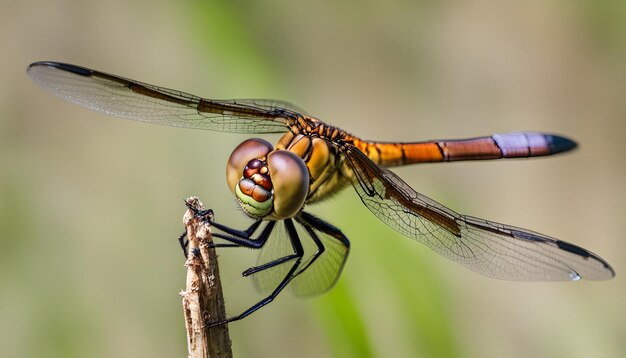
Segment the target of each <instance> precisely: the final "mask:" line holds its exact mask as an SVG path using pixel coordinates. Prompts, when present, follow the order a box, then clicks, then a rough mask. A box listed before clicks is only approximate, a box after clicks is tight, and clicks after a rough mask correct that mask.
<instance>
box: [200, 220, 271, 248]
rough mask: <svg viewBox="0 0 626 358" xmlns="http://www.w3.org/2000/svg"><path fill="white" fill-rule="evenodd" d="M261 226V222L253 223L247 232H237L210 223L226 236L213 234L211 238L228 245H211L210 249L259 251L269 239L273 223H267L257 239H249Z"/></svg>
mask: <svg viewBox="0 0 626 358" xmlns="http://www.w3.org/2000/svg"><path fill="white" fill-rule="evenodd" d="M260 224H261V220H257V221H255V222H254V223H253V224H252V225H251V226H250V227H249V228H248V229H247V230H245V231H239V230H234V229H231V228H229V227H228V226H224V225H221V224H218V223H215V222H211V225H212V226H213V227H215V228H217V229H219V230H221V231H224V232H225V233H226V234H222V233H218V232H216V233H213V234H212V235H213V237H217V238H220V239H223V240H226V241H228V242H229V243H228V244H213V245H211V246H212V247H247V248H250V249H260V248H262V247H263V245H265V242H266V241H267V239H268V238H269V236H270V234H271V233H272V230H274V225H275V224H276V222H275V221H268V223H267V225H265V228H264V229H263V231H262V232H261V234H260V235H259V237H258V238H256V239H253V238H251V236H252V234H254V232H255V231H256V229H257V228H258V227H259V225H260Z"/></svg>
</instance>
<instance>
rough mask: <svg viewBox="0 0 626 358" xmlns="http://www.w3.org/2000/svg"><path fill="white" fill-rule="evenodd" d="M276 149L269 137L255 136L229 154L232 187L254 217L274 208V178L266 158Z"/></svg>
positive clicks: (244, 207)
mask: <svg viewBox="0 0 626 358" xmlns="http://www.w3.org/2000/svg"><path fill="white" fill-rule="evenodd" d="M272 150H274V147H272V145H271V144H270V143H269V142H267V141H266V140H263V139H259V138H252V139H248V140H245V141H244V142H243V143H241V144H239V145H238V146H237V148H235V150H233V153H232V154H231V155H230V158H228V164H227V166H226V180H227V182H228V187H229V188H230V190H231V191H232V192H233V193H234V194H235V196H237V199H238V200H239V203H240V204H241V207H242V208H243V209H244V211H245V212H246V213H248V214H249V215H250V216H253V217H257V218H262V217H265V216H266V215H268V214H269V213H270V212H271V211H272V204H273V193H272V181H271V179H270V177H269V169H268V167H267V163H266V162H265V160H266V157H267V155H268V153H270V152H271V151H272Z"/></svg>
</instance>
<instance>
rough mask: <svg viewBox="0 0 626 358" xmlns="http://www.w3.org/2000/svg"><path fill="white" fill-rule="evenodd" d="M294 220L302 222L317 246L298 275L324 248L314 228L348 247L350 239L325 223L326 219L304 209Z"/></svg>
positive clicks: (320, 254)
mask: <svg viewBox="0 0 626 358" xmlns="http://www.w3.org/2000/svg"><path fill="white" fill-rule="evenodd" d="M296 220H297V221H298V222H299V223H300V224H302V226H303V227H304V229H305V230H306V231H307V233H308V234H309V236H310V237H311V239H313V242H314V243H315V245H316V246H317V251H316V252H315V253H314V254H313V257H312V258H311V260H309V262H308V263H307V264H306V266H304V267H303V268H302V269H301V270H300V272H298V274H297V275H299V274H301V273H302V272H304V271H306V270H307V269H308V268H309V267H310V266H311V265H312V264H313V263H314V262H315V260H317V259H318V258H319V257H320V256H322V254H323V253H324V251H325V250H326V247H325V246H324V244H323V243H322V240H321V239H320V238H319V236H318V235H317V234H316V233H315V230H319V231H320V232H323V233H324V234H327V235H330V236H332V237H334V238H336V239H337V240H339V241H340V242H341V243H342V244H343V245H344V246H345V247H346V248H348V249H349V248H350V241H349V240H348V238H347V237H346V236H345V235H344V234H343V232H341V230H339V229H338V228H336V227H335V226H333V225H331V224H329V223H327V222H326V221H324V220H322V219H320V218H318V217H317V216H314V215H311V214H309V213H307V212H305V211H302V212H300V214H299V215H298V216H296ZM297 275H296V276H297Z"/></svg>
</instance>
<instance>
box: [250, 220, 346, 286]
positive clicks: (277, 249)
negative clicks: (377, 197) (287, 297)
mask: <svg viewBox="0 0 626 358" xmlns="http://www.w3.org/2000/svg"><path fill="white" fill-rule="evenodd" d="M295 219H296V223H297V224H296V225H295V226H296V231H297V233H298V237H299V238H300V242H301V244H302V247H303V249H304V256H303V258H302V261H301V263H300V265H299V266H298V269H297V270H296V272H295V273H294V276H293V279H292V280H291V282H290V283H289V287H290V288H291V290H292V292H293V293H294V294H295V295H296V296H300V297H310V296H316V295H319V294H322V293H324V292H326V291H328V290H329V289H330V288H332V287H333V285H334V284H335V283H336V282H337V280H338V278H339V276H340V274H341V271H342V269H343V267H344V264H345V262H346V259H347V257H348V252H349V245H350V244H349V242H348V240H347V239H346V238H345V236H344V235H343V234H342V233H341V231H339V230H338V229H337V228H335V227H333V226H332V225H330V224H328V223H326V222H324V221H322V220H320V219H318V218H316V217H314V216H313V215H310V214H307V213H300V214H298V216H296V218H295ZM320 246H322V247H323V249H321V250H320ZM293 253H294V249H293V247H292V246H291V243H290V241H289V238H288V237H287V233H286V230H285V227H284V225H277V227H276V228H275V229H274V232H273V233H272V236H271V237H270V238H269V239H268V242H267V243H266V244H265V246H264V247H263V249H261V252H260V254H259V258H258V262H257V263H258V265H259V266H260V265H263V264H266V263H268V262H271V261H273V260H275V259H277V258H280V257H285V256H288V255H290V254H293ZM293 264H294V261H293V260H292V261H287V262H284V263H282V264H280V265H277V266H274V267H272V268H270V269H267V270H263V271H259V272H257V273H255V274H253V275H252V278H253V282H254V285H255V287H256V289H257V290H258V291H259V292H261V293H263V294H268V293H270V292H272V291H273V290H274V289H275V288H276V287H277V286H278V284H279V283H280V282H281V281H282V280H283V279H284V278H285V275H287V273H288V271H289V270H290V269H291V267H292V266H293Z"/></svg>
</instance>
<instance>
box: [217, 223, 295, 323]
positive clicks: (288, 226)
mask: <svg viewBox="0 0 626 358" xmlns="http://www.w3.org/2000/svg"><path fill="white" fill-rule="evenodd" d="M284 222H285V228H286V229H287V235H288V236H289V241H290V242H291V247H292V248H293V250H294V255H295V257H296V261H295V262H294V264H293V266H291V269H290V270H289V272H288V273H287V274H286V275H285V277H284V278H283V280H282V281H281V282H280V283H279V284H278V286H276V288H275V289H274V291H272V293H271V294H270V295H269V296H267V297H265V298H264V299H262V300H261V301H259V302H257V303H256V304H255V305H253V306H252V307H250V308H248V309H247V310H245V311H244V312H243V313H241V314H240V315H237V316H233V317H230V318H227V319H225V320H222V321H217V322H210V323H208V326H209V327H214V326H219V325H222V324H226V323H229V322H233V321H238V320H240V319H242V318H245V317H247V316H248V315H250V314H251V313H254V312H255V311H257V310H258V309H259V308H261V307H263V306H265V305H267V304H268V303H270V302H272V301H273V300H274V299H275V298H276V296H278V294H279V293H280V292H281V291H282V290H283V289H284V288H285V287H286V286H287V284H288V283H289V282H290V281H291V280H292V279H293V278H294V277H295V276H294V274H295V273H296V272H297V270H298V267H299V266H300V262H301V260H302V256H303V255H304V249H303V248H302V243H301V242H300V238H299V237H298V232H297V231H296V228H295V226H294V225H293V222H292V221H291V219H285V220H284Z"/></svg>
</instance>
